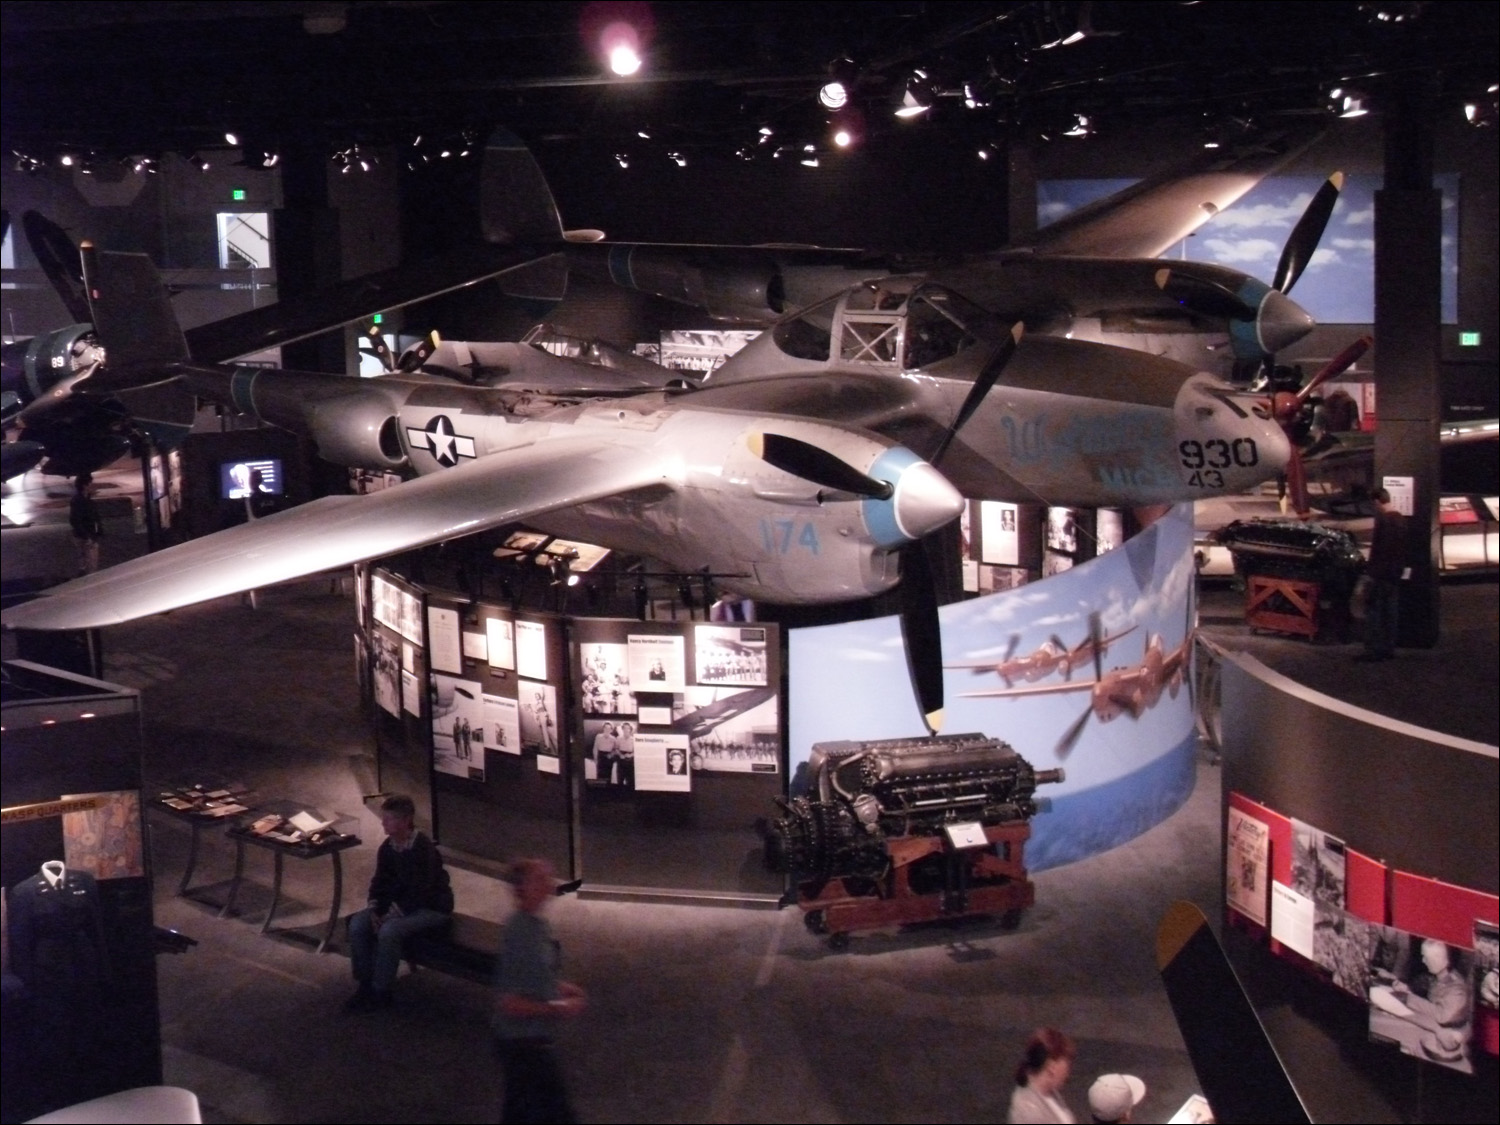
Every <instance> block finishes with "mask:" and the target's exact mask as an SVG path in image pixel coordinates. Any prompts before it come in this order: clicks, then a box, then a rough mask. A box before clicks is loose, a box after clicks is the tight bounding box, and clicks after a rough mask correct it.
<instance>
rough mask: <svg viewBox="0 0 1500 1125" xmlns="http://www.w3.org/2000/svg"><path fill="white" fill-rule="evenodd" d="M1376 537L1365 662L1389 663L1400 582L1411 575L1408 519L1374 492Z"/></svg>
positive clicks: (1372, 546)
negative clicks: (1407, 551) (1407, 553)
mask: <svg viewBox="0 0 1500 1125" xmlns="http://www.w3.org/2000/svg"><path fill="white" fill-rule="evenodd" d="M1374 499H1375V507H1376V515H1375V537H1374V539H1373V540H1371V542H1370V560H1369V562H1368V563H1367V564H1366V566H1365V573H1366V574H1368V575H1369V576H1370V578H1371V580H1372V585H1371V586H1370V601H1369V605H1368V607H1367V608H1366V611H1365V651H1364V655H1363V657H1362V659H1365V660H1389V659H1390V658H1391V657H1392V656H1393V655H1395V651H1396V627H1397V613H1398V609H1399V606H1400V604H1401V580H1402V579H1403V578H1405V577H1406V576H1407V575H1408V574H1410V573H1411V567H1409V566H1408V565H1407V555H1406V550H1407V544H1406V517H1405V516H1404V515H1402V514H1401V513H1400V512H1399V511H1397V509H1396V506H1395V505H1394V504H1392V503H1391V494H1390V493H1389V492H1387V491H1386V490H1385V489H1383V488H1377V489H1376V490H1375V496H1374Z"/></svg>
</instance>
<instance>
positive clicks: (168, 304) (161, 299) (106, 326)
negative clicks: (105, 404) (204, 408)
mask: <svg viewBox="0 0 1500 1125" xmlns="http://www.w3.org/2000/svg"><path fill="white" fill-rule="evenodd" d="M79 249H80V252H81V255H82V258H83V283H84V288H85V290H86V291H87V293H88V299H89V312H90V314H91V315H92V318H93V322H94V331H95V332H97V333H98V335H99V340H100V342H101V343H102V344H103V345H104V354H105V378H104V379H103V380H102V382H104V383H105V384H106V385H107V386H110V387H138V386H145V385H146V384H148V383H153V382H158V381H160V380H161V379H162V378H164V377H170V375H171V373H170V372H168V371H166V370H164V369H165V368H168V367H170V366H171V365H172V364H176V363H183V362H185V361H186V360H187V359H188V348H187V344H186V342H185V341H184V340H183V338H182V327H181V326H180V325H179V324H178V323H177V313H176V311H175V310H174V309H173V308H172V301H171V298H170V297H169V296H168V294H167V288H166V286H165V285H163V284H162V280H161V275H160V274H159V273H157V272H156V266H155V265H153V264H152V262H151V259H150V258H148V257H146V255H144V254H120V253H113V252H106V251H100V250H98V249H96V248H95V247H94V244H93V243H92V242H84V243H83V245H82V246H81V247H80V248H79Z"/></svg>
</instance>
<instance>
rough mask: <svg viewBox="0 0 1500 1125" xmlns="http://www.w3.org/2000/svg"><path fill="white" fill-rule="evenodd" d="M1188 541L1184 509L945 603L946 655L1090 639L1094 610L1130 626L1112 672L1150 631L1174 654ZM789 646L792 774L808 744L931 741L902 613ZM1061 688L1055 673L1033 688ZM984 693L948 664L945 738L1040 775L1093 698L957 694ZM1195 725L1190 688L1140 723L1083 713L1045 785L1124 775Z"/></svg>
mask: <svg viewBox="0 0 1500 1125" xmlns="http://www.w3.org/2000/svg"><path fill="white" fill-rule="evenodd" d="M1192 539H1193V522H1192V509H1191V507H1190V506H1185V505H1184V506H1179V507H1178V508H1176V509H1174V510H1173V511H1172V513H1171V514H1169V515H1168V516H1166V517H1164V518H1163V519H1161V520H1159V521H1158V522H1157V523H1156V524H1155V525H1153V526H1152V527H1151V528H1149V529H1147V530H1146V531H1145V532H1143V533H1142V534H1140V535H1138V536H1136V537H1135V538H1134V539H1132V540H1131V541H1130V542H1129V543H1127V544H1126V545H1125V546H1124V547H1122V548H1120V549H1119V550H1116V551H1112V552H1110V553H1109V554H1107V555H1103V556H1101V557H1099V558H1097V559H1093V560H1091V561H1089V562H1087V563H1084V564H1083V565H1081V566H1078V567H1074V568H1073V569H1072V570H1069V571H1065V572H1064V573H1062V574H1060V575H1057V576H1056V577H1053V578H1049V579H1047V580H1046V581H1045V582H1038V583H1033V584H1032V585H1030V586H1023V587H1021V588H1020V589H1018V590H1011V591H1006V592H1004V593H1000V594H992V595H989V596H987V597H983V598H977V599H974V600H972V601H966V602H959V603H956V604H954V605H949V606H944V607H943V609H942V611H941V619H942V628H943V652H944V658H945V659H946V660H947V661H949V662H952V663H958V662H968V661H977V660H985V659H989V658H993V659H995V660H999V659H1000V658H1001V657H1002V656H1003V655H1004V653H1005V650H1006V648H1007V647H1008V646H1009V645H1010V643H1011V638H1012V636H1014V637H1016V638H1017V640H1016V649H1015V651H1016V652H1017V653H1018V654H1027V653H1030V652H1033V651H1035V650H1036V649H1037V648H1039V647H1040V646H1041V645H1042V644H1043V643H1045V642H1046V641H1047V640H1048V639H1049V638H1051V637H1052V636H1053V635H1056V636H1057V637H1058V638H1060V639H1061V640H1062V641H1064V642H1065V643H1067V644H1068V645H1070V646H1072V645H1076V644H1078V642H1080V641H1082V640H1084V639H1085V638H1087V637H1088V635H1089V614H1090V613H1092V612H1094V611H1096V610H1097V611H1098V613H1099V615H1100V624H1101V627H1102V629H1103V631H1104V633H1105V634H1106V635H1109V634H1113V633H1119V632H1123V631H1124V630H1126V629H1130V628H1132V627H1134V631H1133V632H1131V633H1129V634H1128V635H1127V636H1125V637H1123V638H1121V639H1120V640H1119V641H1117V642H1116V643H1115V644H1114V645H1112V646H1111V647H1110V649H1109V651H1108V652H1107V653H1106V654H1105V657H1104V662H1103V665H1104V668H1105V670H1106V672H1108V670H1110V669H1112V668H1116V667H1133V666H1135V665H1138V664H1140V663H1141V660H1142V657H1143V654H1144V651H1145V647H1146V645H1147V643H1148V642H1149V640H1150V638H1151V636H1152V634H1157V635H1159V636H1160V638H1161V643H1162V645H1163V647H1164V648H1165V650H1166V651H1167V652H1171V650H1172V649H1174V648H1176V647H1177V646H1179V645H1180V644H1181V643H1182V641H1183V637H1184V634H1185V631H1186V627H1187V607H1188V600H1189V594H1190V591H1191V587H1192V581H1193V576H1194V570H1193V562H1192ZM789 645H790V660H791V667H792V669H793V671H794V673H795V674H794V675H793V676H792V677H791V698H790V700H789V708H788V715H789V720H790V734H791V739H790V741H791V745H790V747H789V750H790V755H789V756H790V760H791V766H792V769H793V771H795V770H796V767H797V766H798V765H799V764H801V763H803V762H805V761H806V760H807V756H808V754H809V753H810V752H811V748H812V744H813V743H815V742H822V741H831V740H835V739H876V738H902V737H917V736H920V735H922V734H923V733H925V732H924V729H923V726H922V721H921V717H920V716H919V714H918V713H917V708H916V704H915V702H914V701H913V699H912V693H911V686H910V681H909V679H908V677H907V672H906V663H905V657H904V653H903V650H902V645H901V632H900V625H899V623H898V621H897V619H896V618H894V617H883V618H876V619H874V620H869V621H856V622H850V623H847V624H843V625H829V626H822V627H818V628H810V629H793V630H791V637H790V642H789ZM1093 678H1094V677H1093V669H1092V667H1090V668H1085V669H1079V670H1077V671H1075V672H1074V673H1073V677H1072V679H1073V681H1074V682H1077V683H1079V684H1080V685H1086V684H1089V683H1091V682H1092V680H1093ZM1060 679H1061V677H1060V676H1057V675H1054V676H1052V677H1049V678H1048V679H1047V680H1044V681H1040V682H1043V683H1050V682H1058V681H1059V680H1060ZM992 687H1004V684H1003V682H1002V681H1001V680H1000V679H999V677H997V676H995V675H994V674H993V673H988V672H981V673H975V672H972V671H970V670H967V669H950V670H949V671H948V672H947V674H946V677H945V681H944V691H945V694H946V697H947V716H946V719H945V722H944V724H943V731H944V733H947V734H961V733H966V732H969V731H981V732H983V733H985V734H987V735H990V736H992V737H996V738H1002V739H1004V740H1005V741H1006V742H1009V743H1010V744H1011V745H1012V746H1014V747H1015V748H1016V749H1017V750H1018V751H1019V752H1020V753H1021V754H1022V756H1023V757H1025V758H1026V759H1028V760H1029V761H1030V762H1031V764H1032V765H1034V766H1036V767H1037V768H1038V769H1047V768H1050V767H1051V766H1054V765H1057V764H1059V763H1058V758H1057V755H1056V749H1057V746H1058V743H1059V741H1060V740H1061V739H1062V737H1063V735H1064V734H1065V732H1066V731H1067V730H1068V728H1069V727H1070V726H1072V725H1073V723H1074V722H1075V721H1077V720H1078V718H1079V716H1080V715H1082V714H1083V713H1084V711H1085V710H1087V709H1088V708H1089V699H1090V692H1089V691H1087V690H1081V691H1076V692H1068V693H1063V694H1056V695H1036V696H1029V697H1022V698H1004V699H994V698H974V697H965V695H964V693H965V692H974V691H980V690H984V689H985V688H992ZM1192 726H1193V717H1192V710H1191V707H1190V703H1189V695H1188V691H1187V688H1186V685H1184V686H1183V687H1182V689H1181V690H1179V691H1178V693H1177V695H1176V696H1175V698H1174V697H1173V696H1171V695H1170V693H1168V692H1163V693H1162V695H1161V697H1160V699H1159V701H1158V702H1157V704H1156V706H1154V707H1151V708H1149V709H1147V710H1145V711H1144V712H1143V713H1142V714H1141V716H1140V717H1139V718H1134V719H1133V718H1131V717H1130V716H1129V715H1128V714H1123V715H1120V716H1119V717H1117V718H1115V719H1113V720H1112V721H1110V722H1101V721H1099V720H1098V719H1097V718H1094V717H1091V718H1090V719H1089V720H1088V722H1087V723H1086V725H1085V726H1084V729H1083V733H1082V735H1081V736H1080V737H1079V739H1078V741H1077V742H1076V744H1075V745H1074V747H1073V751H1072V753H1071V754H1070V755H1069V756H1068V757H1067V760H1066V762H1065V763H1063V764H1064V765H1065V767H1066V769H1067V773H1068V778H1067V781H1066V782H1064V783H1063V784H1062V785H1058V786H1048V787H1047V794H1049V795H1052V796H1062V795H1064V794H1065V793H1071V792H1078V791H1081V790H1084V789H1088V788H1090V787H1092V786H1096V785H1101V784H1104V783H1107V782H1110V781H1114V780H1116V779H1118V778H1121V777H1124V776H1126V775H1129V774H1131V773H1133V772H1135V771H1136V770H1138V769H1141V768H1142V767H1144V766H1146V765H1148V764H1149V763H1150V762H1152V761H1155V760H1156V759H1158V758H1160V757H1162V756H1164V755H1166V754H1168V753H1170V752H1171V751H1172V750H1173V749H1175V748H1176V747H1178V746H1179V745H1180V744H1181V743H1182V741H1183V739H1185V738H1186V737H1188V736H1189V735H1190V734H1191V732H1192Z"/></svg>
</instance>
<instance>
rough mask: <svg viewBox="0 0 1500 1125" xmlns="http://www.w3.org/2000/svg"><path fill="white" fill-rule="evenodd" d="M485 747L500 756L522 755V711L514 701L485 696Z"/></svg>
mask: <svg viewBox="0 0 1500 1125" xmlns="http://www.w3.org/2000/svg"><path fill="white" fill-rule="evenodd" d="M484 733H485V740H484V741H485V745H486V746H488V747H489V748H490V749H491V750H494V751H496V752H497V753H500V754H520V753H521V709H520V707H519V706H518V705H517V704H516V701H515V700H514V699H510V698H508V697H506V696H503V695H490V694H489V693H488V692H486V693H485V695H484Z"/></svg>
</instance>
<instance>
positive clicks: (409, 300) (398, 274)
mask: <svg viewBox="0 0 1500 1125" xmlns="http://www.w3.org/2000/svg"><path fill="white" fill-rule="evenodd" d="M551 256H552V255H551V254H550V253H548V252H546V251H543V252H542V253H538V251H536V250H535V249H533V248H530V247H526V246H493V245H490V244H488V243H480V244H478V245H475V246H470V247H468V248H466V249H464V250H462V251H459V252H457V253H454V254H450V255H448V256H446V257H444V258H440V259H434V260H431V261H427V262H417V263H415V264H412V265H404V266H398V267H396V268H395V269H391V270H386V271H384V272H382V273H374V274H369V275H367V276H365V277H358V278H355V279H354V280H352V281H345V282H342V283H341V284H338V285H335V286H332V287H330V288H328V289H320V290H318V291H317V292H316V293H310V294H308V295H306V296H302V297H288V298H286V299H284V300H281V301H277V302H276V303H275V304H274V305H267V306H265V307H264V308H260V309H251V310H250V311H249V312H243V313H239V314H238V315H236V316H231V317H226V318H225V319H223V320H216V321H213V322H212V323H209V324H204V325H200V326H199V327H197V328H189V329H187V330H186V331H185V332H184V333H183V337H184V339H185V340H186V341H187V346H188V351H189V352H190V353H191V355H192V357H193V359H194V360H196V361H197V362H199V363H227V362H228V361H229V360H232V359H237V358H239V357H240V356H245V355H250V354H252V353H254V352H258V351H263V350H265V349H266V348H274V347H280V346H281V345H283V344H293V343H296V342H297V341H298V340H306V339H308V338H309V337H312V336H317V335H320V334H322V333H324V332H328V331H330V330H332V329H334V328H339V327H341V326H343V325H345V324H352V323H353V322H354V321H357V320H360V319H361V318H363V317H367V316H370V315H371V314H373V313H377V312H383V311H385V310H388V309H394V308H399V307H401V306H402V305H410V304H415V303H417V302H419V301H425V300H428V299H429V298H432V297H438V296H441V295H442V294H444V293H450V292H452V291H453V290H455V289H462V288H464V287H465V286H468V285H473V284H475V283H476V282H480V281H486V280H488V279H489V278H492V277H499V276H500V275H502V274H506V273H511V272H513V271H515V270H520V269H524V268H525V267H527V266H533V265H535V264H536V263H538V262H539V261H542V260H543V259H545V258H547V257H551ZM559 260H561V259H560V258H559Z"/></svg>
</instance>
